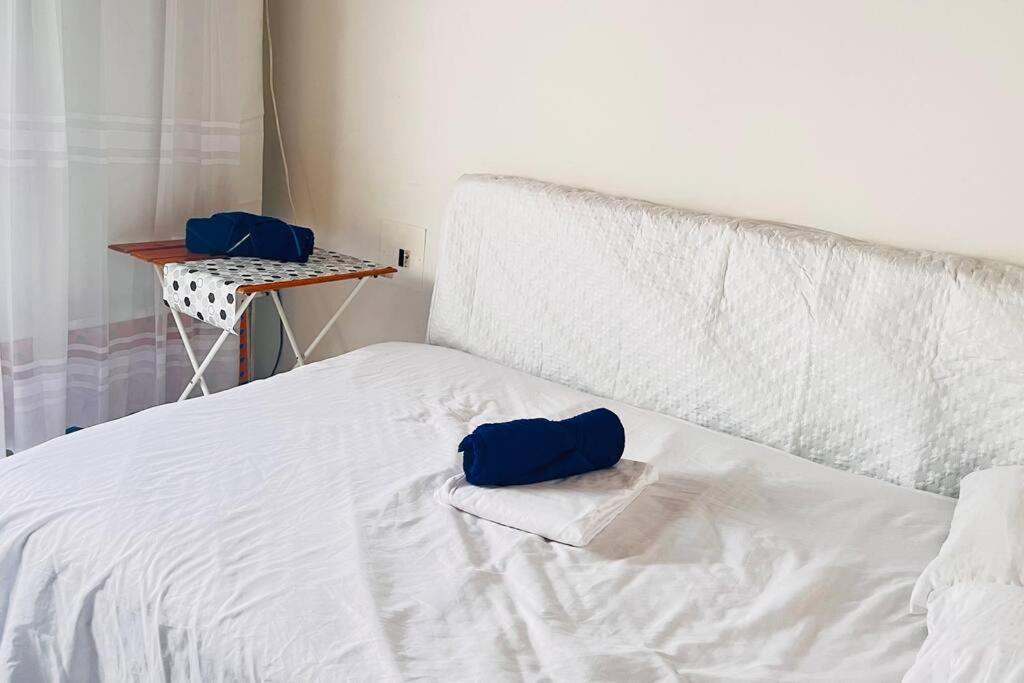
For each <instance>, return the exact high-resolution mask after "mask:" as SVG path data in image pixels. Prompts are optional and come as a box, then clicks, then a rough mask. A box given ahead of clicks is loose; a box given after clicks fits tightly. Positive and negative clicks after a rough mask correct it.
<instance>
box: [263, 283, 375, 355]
mask: <svg viewBox="0 0 1024 683" xmlns="http://www.w3.org/2000/svg"><path fill="white" fill-rule="evenodd" d="M367 280H369V278H365V277H364V278H361V279H360V280H359V282H357V283H356V286H355V289H353V290H352V291H351V292H350V293H349V295H348V296H347V297H345V300H344V301H343V302H341V306H338V310H336V311H335V312H334V315H332V316H331V319H330V320H328V321H327V323H326V324H324V326H323V327H322V328H321V329H320V332H319V333H317V335H316V337H314V338H313V341H312V342H310V344H309V346H307V347H306V350H305V351H302V350H300V349H299V343H298V342H297V341H296V340H295V333H294V332H293V331H292V326H291V323H289V322H288V316H287V315H285V312H284V305H282V304H281V297H280V295H278V293H277V292H276V291H272V292H270V298H271V299H273V300H274V306H275V307H276V308H277V314H278V315H279V316H281V324H282V325H283V326H284V333H285V336H287V337H288V343H289V344H291V347H292V351H294V352H295V365H294V366H293V367H296V368H297V367H299V366H300V365H305V364H306V359H307V358H309V354H311V353H313V349H315V348H316V347H317V345H318V344H319V343H320V342H321V341H323V338H324V337H326V336H327V333H328V332H330V331H331V328H332V327H334V324H335V323H336V322H338V318H340V317H341V314H342V313H344V312H345V309H346V308H348V305H349V304H350V303H352V300H353V299H355V298H356V295H357V294H359V290H361V289H362V288H363V285H365V284H366V281H367Z"/></svg>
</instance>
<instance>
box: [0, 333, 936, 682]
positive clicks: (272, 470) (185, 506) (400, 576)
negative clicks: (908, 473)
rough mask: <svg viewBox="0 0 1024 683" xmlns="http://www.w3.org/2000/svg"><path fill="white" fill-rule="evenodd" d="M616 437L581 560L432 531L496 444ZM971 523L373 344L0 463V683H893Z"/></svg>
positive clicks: (455, 519) (875, 487)
mask: <svg viewBox="0 0 1024 683" xmlns="http://www.w3.org/2000/svg"><path fill="white" fill-rule="evenodd" d="M597 405H608V406H609V407H611V408H612V409H614V410H616V412H618V413H619V415H620V417H621V418H622V421H623V423H624V425H625V427H626V433H627V446H626V454H625V457H628V458H632V459H636V460H645V461H650V462H653V463H654V464H655V465H656V467H657V469H658V471H659V475H660V481H659V482H658V483H657V484H654V485H653V486H651V487H650V488H649V489H648V490H647V491H646V492H645V494H644V495H643V496H641V497H640V498H639V499H638V500H637V501H635V502H634V503H633V504H632V505H631V506H630V507H629V508H628V509H627V510H626V511H625V512H624V513H623V514H622V515H621V516H620V517H619V518H617V519H616V520H615V521H614V522H613V523H612V524H611V525H610V526H609V527H608V528H607V529H606V530H605V531H604V532H603V533H602V534H600V536H598V537H597V538H596V539H595V540H594V542H593V543H591V544H590V545H589V546H587V547H586V548H571V547H567V546H565V545H560V544H556V543H549V542H545V541H543V540H542V539H540V538H538V537H537V536H534V535H531V534H526V533H522V532H520V531H516V530H514V529H509V528H506V527H502V526H499V525H496V524H491V523H488V522H486V521H483V520H479V519H476V518H473V517H471V516H469V515H466V514H462V513H460V512H458V511H456V510H452V509H447V508H445V507H444V506H441V505H438V503H437V502H436V501H435V500H434V497H433V494H434V492H435V490H436V489H437V488H438V487H439V486H440V485H441V484H442V483H443V482H444V481H445V480H446V479H447V478H448V477H450V476H452V475H453V474H454V473H456V472H457V471H458V468H459V458H458V455H457V453H456V452H455V446H456V444H458V442H459V440H460V439H461V437H462V436H463V435H464V434H466V433H467V432H468V431H469V430H470V429H472V428H473V427H474V426H476V425H477V424H479V423H481V422H485V421H494V420H505V419H512V418H518V417H526V416H535V415H543V416H547V417H551V418H556V419H557V418H562V417H565V416H568V415H571V414H575V413H577V412H580V411H581V410H584V409H589V408H592V407H595V406H597ZM953 505H954V501H953V500H951V499H948V498H943V497H940V496H937V495H933V494H929V493H925V492H920V491H914V490H911V489H907V488H900V487H897V486H894V485H891V484H887V483H884V482H881V481H877V480H873V479H868V478H864V477H859V476H855V475H853V474H849V473H845V472H840V471H837V470H833V469H828V468H825V467H822V466H820V465H816V464H814V463H811V462H809V461H806V460H802V459H800V458H797V457H793V456H789V455H786V454H783V453H780V452H778V451H774V450H772V449H770V448H767V447H763V446H758V445H755V444H752V443H749V442H746V441H742V440H740V439H737V438H734V437H728V436H724V435H721V434H716V433H713V432H710V431H708V430H705V429H703V428H700V427H695V426H693V425H690V424H687V423H684V422H681V421H679V420H676V419H672V418H667V417H663V416H659V415H655V414H652V413H648V412H644V411H641V410H638V409H633V408H629V407H626V406H624V405H621V404H616V403H614V402H607V401H599V400H598V399H595V398H593V397H592V396H589V395H587V394H584V393H581V392H578V391H575V390H572V389H568V388H565V387H562V386H559V385H555V384H552V383H549V382H546V381H544V380H541V379H537V378H534V377H530V376H527V375H525V374H521V373H519V372H516V371H512V370H509V369H506V368H502V367H500V366H498V365H495V364H492V363H490V362H487V361H484V360H480V359H477V358H473V357H471V356H468V355H465V354H462V353H460V352H457V351H452V350H448V349H443V348H436V347H429V346H425V345H415V344H384V345H378V346H374V347H369V348H366V349H362V350H360V351H356V352H354V353H350V354H347V355H345V356H342V357H339V358H336V359H332V360H329V361H325V362H322V363H317V364H314V365H310V366H306V367H304V368H300V369H298V370H296V371H294V372H290V373H288V374H285V375H283V376H279V377H277V378H274V379H272V380H268V381H264V382H256V383H254V384H250V385H247V386H245V387H242V388H240V389H237V390H232V391H229V392H225V393H222V394H216V395H213V396H210V397H207V398H201V399H194V400H190V401H186V402H184V403H180V404H171V405H166V406H161V407H158V408H154V409H152V410H148V411H145V412H143V413H141V414H138V415H135V416H133V417H129V418H125V419H122V420H117V421H115V422H112V423H108V424H104V425H100V426H97V427H92V428H89V429H87V430H84V431H82V432H78V433H76V434H72V435H70V436H66V437H62V438H60V439H57V440H55V441H52V442H50V443H47V444H44V445H42V446H40V447H38V448H35V449H32V450H30V451H26V452H24V453H22V454H19V455H17V456H15V457H13V458H9V459H7V460H5V461H0V678H10V679H12V680H16V681H38V680H68V681H76V682H81V681H90V680H108V681H110V680H116V681H122V680H146V681H150V680H169V681H186V680H187V681H200V680H202V681H227V680H231V681H234V680H261V681H304V680H322V681H338V680H365V681H370V680H372V681H385V680H403V679H422V680H451V681H461V680H470V679H476V680H482V679H485V680H488V681H506V680H508V681H511V680H520V679H528V680H570V681H582V680H588V681H607V680H630V681H646V680H666V679H668V680H671V679H676V678H680V679H686V680H694V681H710V680H747V681H753V680H764V681H769V680H770V681H774V680H783V679H784V680H787V681H809V680H815V681H840V680H842V681H854V680H863V681H887V680H898V679H899V678H900V677H901V675H902V674H903V673H904V672H905V671H906V670H907V669H908V668H909V667H910V665H911V663H912V662H913V660H914V655H915V653H916V651H917V649H918V648H919V646H920V645H921V642H922V641H923V639H924V636H925V624H924V619H923V617H921V616H912V615H909V614H907V604H908V601H909V599H910V591H911V587H912V586H913V584H914V580H915V579H916V577H917V576H918V574H920V572H921V571H922V569H923V568H924V566H925V565H926V564H927V562H928V560H929V559H931V558H932V557H933V556H934V555H935V553H936V552H937V550H938V548H939V545H940V543H941V542H942V540H943V537H944V536H945V533H946V530H947V529H948V525H949V520H950V517H951V514H952V511H953Z"/></svg>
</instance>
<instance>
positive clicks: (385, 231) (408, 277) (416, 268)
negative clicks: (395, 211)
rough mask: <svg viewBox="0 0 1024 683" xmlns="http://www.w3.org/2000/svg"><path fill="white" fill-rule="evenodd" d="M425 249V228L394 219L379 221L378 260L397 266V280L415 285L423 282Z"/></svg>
mask: <svg viewBox="0 0 1024 683" xmlns="http://www.w3.org/2000/svg"><path fill="white" fill-rule="evenodd" d="M426 249H427V231H426V229H424V228H421V227H418V226H415V225H407V224H405V223H398V222H396V221H382V222H381V228H380V262H381V263H383V264H385V265H388V266H394V267H395V268H398V272H397V273H396V274H395V280H396V281H397V282H401V283H404V284H408V285H413V286H417V287H418V286H420V285H422V284H423V259H424V255H425V252H426Z"/></svg>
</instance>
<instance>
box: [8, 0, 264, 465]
mask: <svg viewBox="0 0 1024 683" xmlns="http://www.w3.org/2000/svg"><path fill="white" fill-rule="evenodd" d="M261 10H262V5H261V2H260V1H259V0H0V380H2V382H0V384H2V391H0V445H2V446H3V447H4V448H6V449H8V450H14V451H18V450H23V449H25V448H28V447H30V446H33V445H35V444H37V443H40V442H42V441H44V440H46V439H49V438H52V437H54V436H57V435H59V434H62V433H64V431H65V430H66V429H67V428H68V427H70V426H80V427H87V426H90V425H94V424H97V423H100V422H103V421H106V420H110V419H113V418H117V417H121V416H123V415H126V414H128V413H132V412H135V411H138V410H142V409H144V408H147V407H149V406H152V405H155V404H158V403H162V402H164V401H166V400H168V399H169V398H170V399H173V398H175V397H177V395H178V393H179V392H180V391H181V389H182V388H183V387H184V386H185V384H186V382H187V381H188V379H189V378H190V377H191V367H190V366H189V363H188V359H187V357H186V356H185V354H184V350H183V348H182V346H181V344H180V340H179V339H178V338H177V335H176V333H174V332H173V330H174V326H173V324H172V325H170V327H168V324H167V320H168V317H167V313H166V309H165V308H164V307H163V305H162V304H161V303H160V299H159V294H158V292H157V291H156V288H155V287H154V278H153V272H152V270H150V269H149V268H148V267H147V266H145V265H144V264H138V263H136V262H133V261H132V260H131V259H129V258H127V257H125V256H122V255H120V254H112V253H110V252H108V250H107V245H108V244H111V243H116V242H134V241H143V240H151V239H167V238H174V237H182V236H183V235H184V225H185V220H186V219H187V218H188V217H190V216H194V215H208V214H210V213H212V212H214V211H223V210H232V209H240V210H247V211H256V212H258V211H259V210H260V208H261V185H262V177H261V176H262V147H263V100H262V72H261V69H262V66H261V65H262V24H261V16H262V15H261ZM215 332H216V330H213V329H212V328H210V330H208V331H204V330H203V329H202V328H201V327H199V326H198V324H197V329H196V333H197V335H198V336H197V337H195V339H196V343H197V346H199V347H200V349H199V350H198V352H199V353H200V354H203V355H204V354H205V348H202V347H204V346H208V345H209V343H211V342H212V339H213V338H214V336H215ZM232 357H234V358H236V359H237V353H236V354H234V356H233V355H232V354H231V353H230V352H225V353H223V354H221V355H220V356H218V358H219V359H221V360H220V361H219V365H218V366H216V368H215V370H214V373H213V375H212V376H211V375H210V374H209V373H208V375H207V378H208V379H212V380H213V381H212V384H213V385H216V387H217V388H224V387H226V386H231V385H233V384H234V383H235V382H236V381H237V373H238V368H237V362H235V363H232V361H231V358H232ZM211 388H213V387H211ZM0 456H2V452H0Z"/></svg>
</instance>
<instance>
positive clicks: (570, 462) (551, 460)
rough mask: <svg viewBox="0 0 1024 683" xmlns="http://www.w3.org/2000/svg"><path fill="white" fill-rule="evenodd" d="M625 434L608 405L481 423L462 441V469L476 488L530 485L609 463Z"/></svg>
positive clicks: (619, 450) (615, 458)
mask: <svg viewBox="0 0 1024 683" xmlns="http://www.w3.org/2000/svg"><path fill="white" fill-rule="evenodd" d="M625 447H626V432H625V430H624V429H623V428H622V422H620V421H619V417H618V415H616V414H615V413H613V412H612V411H610V410H608V409H607V408H598V409H597V410H591V411H590V412H586V413H581V414H580V415H577V416H576V417H570V418H569V419H567V420H561V421H557V422H556V421H552V420H545V419H544V418H533V419H529V420H513V421H511V422H500V423H494V424H483V425H480V426H479V427H477V428H476V429H474V430H473V433H472V434H470V435H469V436H467V437H466V438H464V439H463V440H462V443H460V444H459V451H461V452H462V469H463V470H464V471H465V473H466V481H468V482H469V483H470V484H474V485H476V486H511V485H517V484H535V483H537V482H541V481H548V480H549V479H561V478H563V477H571V476H573V475H575V474H584V473H585V472H591V471H593V470H600V469H604V468H606V467H611V466H613V465H614V464H615V463H617V462H618V461H619V459H620V458H621V457H622V451H623V449H624V448H625Z"/></svg>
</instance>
